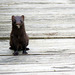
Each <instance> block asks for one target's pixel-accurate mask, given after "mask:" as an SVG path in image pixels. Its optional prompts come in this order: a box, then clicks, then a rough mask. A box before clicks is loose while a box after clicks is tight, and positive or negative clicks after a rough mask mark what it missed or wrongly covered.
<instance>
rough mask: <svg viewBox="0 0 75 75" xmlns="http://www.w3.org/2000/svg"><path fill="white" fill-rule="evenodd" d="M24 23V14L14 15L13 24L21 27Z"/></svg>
mask: <svg viewBox="0 0 75 75" xmlns="http://www.w3.org/2000/svg"><path fill="white" fill-rule="evenodd" d="M23 25H24V15H22V16H12V26H13V27H15V28H18V29H20V28H21V27H22V26H23Z"/></svg>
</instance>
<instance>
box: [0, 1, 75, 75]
mask: <svg viewBox="0 0 75 75" xmlns="http://www.w3.org/2000/svg"><path fill="white" fill-rule="evenodd" d="M12 15H24V16H25V27H26V31H27V33H28V35H29V37H30V38H33V39H30V43H29V46H28V47H29V48H30V50H29V51H28V55H23V54H22V52H21V51H20V52H19V55H18V56H13V50H9V40H5V38H9V35H10V32H11V16H12ZM49 38H51V39H49ZM59 38H61V39H59ZM64 38H66V39H64ZM74 38H75V0H0V75H75V39H74ZM2 39H3V40H2Z"/></svg>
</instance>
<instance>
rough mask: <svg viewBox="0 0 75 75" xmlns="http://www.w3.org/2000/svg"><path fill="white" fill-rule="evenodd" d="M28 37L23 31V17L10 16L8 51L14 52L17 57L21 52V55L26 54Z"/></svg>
mask: <svg viewBox="0 0 75 75" xmlns="http://www.w3.org/2000/svg"><path fill="white" fill-rule="evenodd" d="M28 44H29V37H28V35H27V33H26V30H25V25H24V15H22V16H12V31H11V33H10V49H11V50H14V53H13V54H14V55H18V54H19V51H20V50H22V52H23V54H27V52H26V51H27V50H29V48H27V46H28Z"/></svg>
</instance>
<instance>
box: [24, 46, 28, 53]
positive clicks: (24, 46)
mask: <svg viewBox="0 0 75 75" xmlns="http://www.w3.org/2000/svg"><path fill="white" fill-rule="evenodd" d="M23 54H28V53H27V52H26V47H25V46H23Z"/></svg>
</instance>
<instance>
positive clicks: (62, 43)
mask: <svg viewBox="0 0 75 75" xmlns="http://www.w3.org/2000/svg"><path fill="white" fill-rule="evenodd" d="M34 43H35V44H34ZM74 43H75V40H74V39H35V40H33V39H32V40H30V44H29V46H28V47H29V48H30V50H29V51H28V53H29V55H30V54H31V55H32V54H33V55H35V54H46V55H47V54H56V55H57V54H60V53H71V54H72V53H75V51H74V49H75V47H74ZM0 46H1V47H0V48H1V51H0V56H1V55H8V56H9V55H12V52H13V51H12V50H9V41H8V40H6V41H0Z"/></svg>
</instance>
